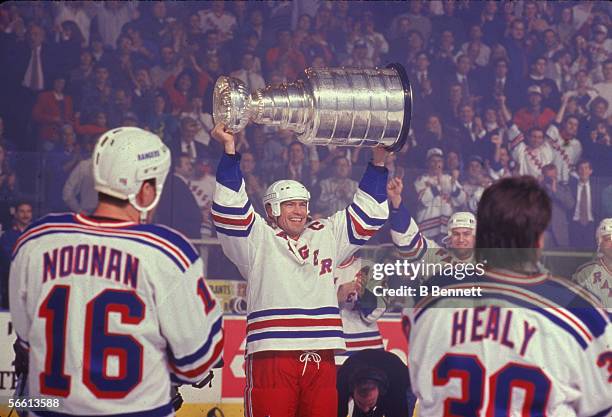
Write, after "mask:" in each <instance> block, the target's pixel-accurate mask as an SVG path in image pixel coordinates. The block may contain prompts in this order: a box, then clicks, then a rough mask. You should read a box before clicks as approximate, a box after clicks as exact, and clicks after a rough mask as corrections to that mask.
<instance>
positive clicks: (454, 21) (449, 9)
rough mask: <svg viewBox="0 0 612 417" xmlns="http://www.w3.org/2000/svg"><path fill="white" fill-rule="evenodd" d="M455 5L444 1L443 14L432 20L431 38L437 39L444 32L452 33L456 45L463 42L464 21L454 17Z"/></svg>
mask: <svg viewBox="0 0 612 417" xmlns="http://www.w3.org/2000/svg"><path fill="white" fill-rule="evenodd" d="M456 6H457V3H456V2H454V1H452V0H444V1H443V2H442V9H443V11H444V13H443V14H442V15H440V16H436V17H434V18H433V22H432V26H433V28H434V32H433V36H434V38H438V37H439V36H440V34H441V33H442V32H444V31H446V30H449V31H451V32H452V33H453V37H454V38H455V41H456V42H457V43H458V44H462V43H463V42H464V41H465V33H466V30H465V26H464V21H463V20H462V19H461V18H459V17H458V16H456V15H455V8H456Z"/></svg>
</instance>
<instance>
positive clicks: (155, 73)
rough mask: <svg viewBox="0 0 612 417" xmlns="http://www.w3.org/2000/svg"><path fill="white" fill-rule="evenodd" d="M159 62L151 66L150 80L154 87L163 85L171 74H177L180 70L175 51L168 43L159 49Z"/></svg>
mask: <svg viewBox="0 0 612 417" xmlns="http://www.w3.org/2000/svg"><path fill="white" fill-rule="evenodd" d="M160 59H161V61H160V63H159V64H157V65H155V66H153V68H151V82H152V83H153V86H154V87H155V88H159V87H161V86H163V85H164V82H165V81H166V80H167V79H168V78H170V77H171V76H177V75H178V74H179V73H180V72H181V71H182V66H181V65H180V64H179V60H178V59H177V56H176V52H174V49H173V48H172V46H170V45H164V46H162V47H161V50H160Z"/></svg>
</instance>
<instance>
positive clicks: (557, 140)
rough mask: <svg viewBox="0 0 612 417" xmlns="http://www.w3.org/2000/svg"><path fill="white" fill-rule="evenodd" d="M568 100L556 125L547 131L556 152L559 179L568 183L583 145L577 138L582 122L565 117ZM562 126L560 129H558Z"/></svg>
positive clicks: (557, 118)
mask: <svg viewBox="0 0 612 417" xmlns="http://www.w3.org/2000/svg"><path fill="white" fill-rule="evenodd" d="M565 106H566V100H564V101H563V103H562V104H561V109H559V113H557V116H556V117H555V123H553V124H551V125H550V126H549V128H548V130H546V135H547V136H548V138H549V141H550V145H551V146H552V148H553V150H554V158H555V159H554V163H555V165H556V166H557V168H558V169H559V179H560V180H561V182H565V183H567V181H568V180H569V176H570V173H572V172H573V171H574V168H575V164H576V162H578V160H579V159H580V157H581V156H582V144H581V143H580V141H579V140H578V139H577V138H576V134H577V133H578V127H579V125H580V122H579V120H578V117H576V116H567V117H565V115H564V112H565ZM558 125H560V129H559V128H558V127H557V126H558Z"/></svg>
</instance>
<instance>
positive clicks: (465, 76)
mask: <svg viewBox="0 0 612 417" xmlns="http://www.w3.org/2000/svg"><path fill="white" fill-rule="evenodd" d="M471 69H472V68H471V64H470V59H469V58H468V57H467V56H466V55H459V56H458V57H457V65H456V69H455V71H454V72H453V73H451V74H449V75H448V76H447V78H446V80H445V81H446V85H447V86H448V85H450V84H453V83H458V84H459V85H460V86H461V95H462V97H463V98H464V99H465V100H467V102H469V103H472V102H473V101H472V99H473V97H475V96H476V95H477V91H478V89H477V87H476V79H475V78H474V75H473V74H472V73H471Z"/></svg>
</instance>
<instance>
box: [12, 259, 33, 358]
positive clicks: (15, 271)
mask: <svg viewBox="0 0 612 417" xmlns="http://www.w3.org/2000/svg"><path fill="white" fill-rule="evenodd" d="M24 249H25V248H24ZM27 259H28V256H27V254H26V251H25V250H23V249H22V250H20V251H19V252H18V253H17V254H16V256H15V257H14V258H13V261H12V262H11V269H10V275H9V308H10V312H11V322H12V323H13V327H14V329H15V333H16V334H17V340H18V341H19V343H20V344H21V345H22V347H24V348H26V349H29V347H30V345H29V340H28V337H29V336H28V335H29V334H30V326H31V325H32V317H30V315H29V314H28V310H27V302H28V299H27V294H28V291H27V289H28V262H27Z"/></svg>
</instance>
